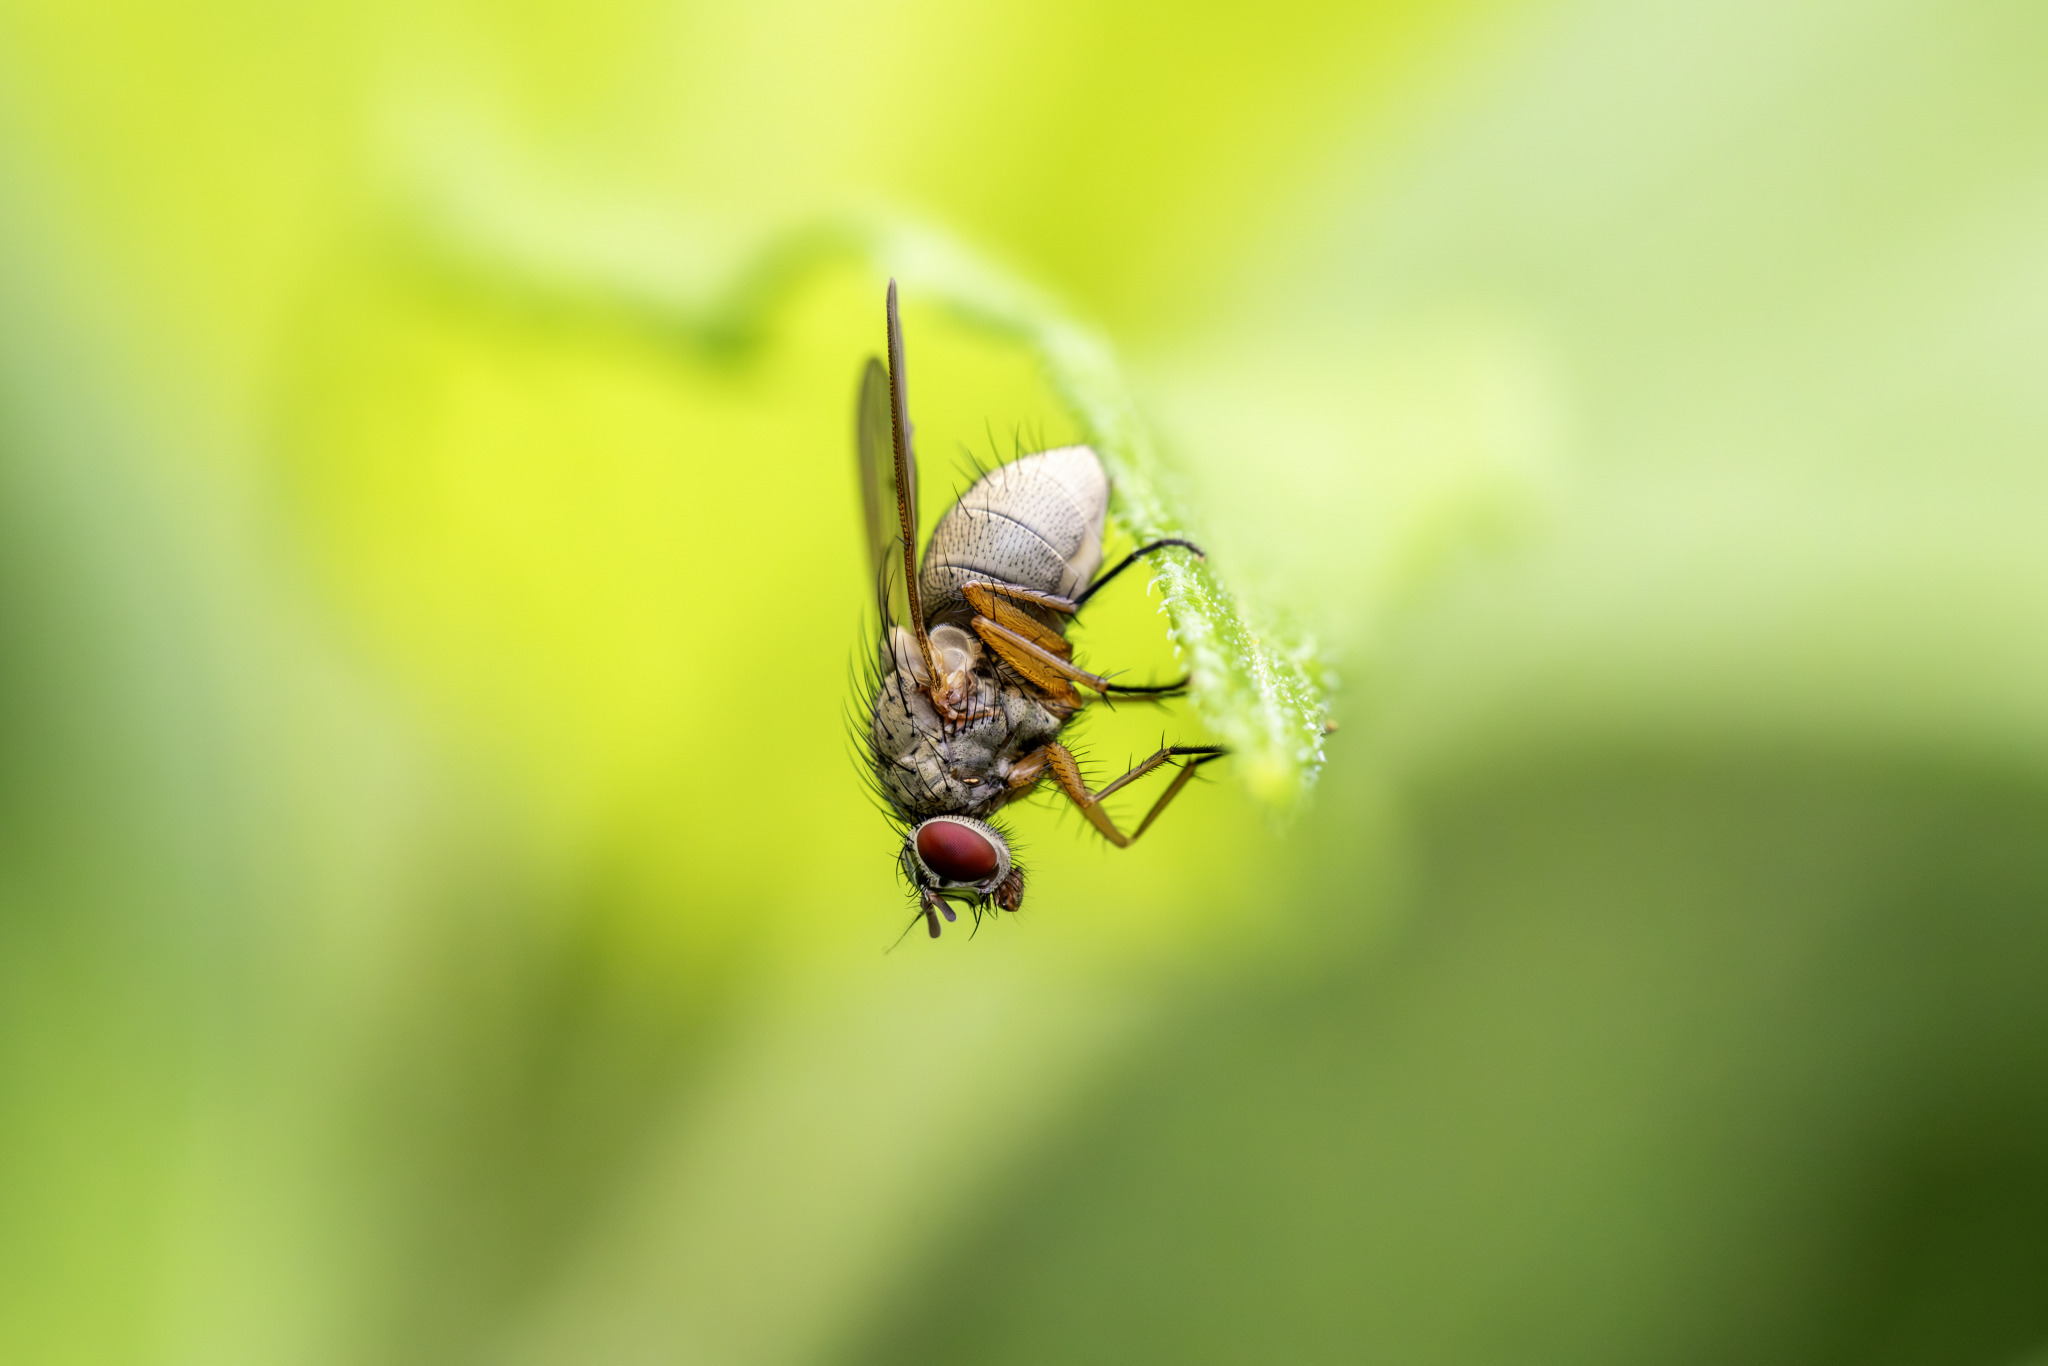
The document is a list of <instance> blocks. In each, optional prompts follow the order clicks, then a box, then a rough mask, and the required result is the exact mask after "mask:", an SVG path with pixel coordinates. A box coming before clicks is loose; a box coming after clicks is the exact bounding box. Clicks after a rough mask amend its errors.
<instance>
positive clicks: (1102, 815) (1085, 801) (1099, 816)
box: [1020, 740, 1226, 849]
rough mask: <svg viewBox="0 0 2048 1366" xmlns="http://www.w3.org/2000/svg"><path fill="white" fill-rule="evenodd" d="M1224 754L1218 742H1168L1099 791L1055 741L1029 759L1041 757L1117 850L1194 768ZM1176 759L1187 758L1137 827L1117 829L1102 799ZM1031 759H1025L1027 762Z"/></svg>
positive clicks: (1146, 823) (1141, 829)
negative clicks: (1128, 830)
mask: <svg viewBox="0 0 2048 1366" xmlns="http://www.w3.org/2000/svg"><path fill="white" fill-rule="evenodd" d="M1225 753H1226V751H1225V750H1224V748H1223V747H1222V746H1221V745H1168V746H1166V747H1165V748H1164V749H1161V750H1160V751H1159V752H1158V753H1156V754H1154V755H1153V756H1152V757H1151V758H1149V759H1146V760H1145V761H1144V762H1143V763H1141V764H1139V765H1138V766H1137V767H1136V768H1133V769H1132V770H1131V771H1130V772H1129V773H1126V774H1124V776H1123V777H1121V778H1118V779H1117V780H1116V781H1115V782H1113V783H1111V784H1110V785H1109V786H1107V787H1105V788H1103V789H1102V790H1101V791H1100V792H1090V791H1089V790H1088V784H1087V783H1085V782H1083V781H1082V779H1081V766H1080V765H1079V764H1077V763H1075V762H1074V756H1073V754H1072V752H1071V751H1069V750H1068V749H1067V747H1066V746H1065V745H1063V744H1060V743H1059V742H1058V741H1057V740H1055V741H1053V742H1052V743H1051V744H1048V745H1046V746H1045V747H1044V748H1043V749H1041V750H1038V751H1037V752H1036V753H1034V754H1032V755H1031V756H1030V759H1038V758H1039V757H1040V756H1041V755H1042V756H1044V766H1045V767H1046V768H1050V769H1051V770H1052V780H1053V781H1054V782H1055V783H1057V784H1058V785H1059V789H1060V791H1061V792H1063V793H1065V794H1066V796H1067V800H1068V801H1070V802H1072V803H1073V804H1074V805H1075V806H1077V807H1079V808H1081V814H1082V815H1084V816H1086V817H1087V818H1088V823H1089V824H1090V825H1093V826H1094V827H1095V828H1096V829H1097V830H1098V831H1100V832H1101V834H1102V837H1103V838H1104V839H1106V840H1108V841H1109V842H1110V843H1111V844H1114V845H1115V846H1116V847H1117V848H1119V849H1128V848H1129V847H1130V846H1131V845H1132V844H1133V843H1134V842H1135V841H1136V840H1137V838H1138V836H1140V835H1142V834H1144V833H1145V832H1146V831H1147V830H1149V829H1151V828H1152V822H1153V821H1155V820H1158V819H1159V813H1160V812H1162V811H1164V810H1165V809H1166V806H1167V803H1168V802H1171V801H1172V800H1173V799H1174V798H1175V797H1178V796H1179V795H1180V790H1181V789H1182V788H1184V787H1186V786H1187V785H1188V780H1189V779H1191V778H1193V777H1194V776H1195V770H1196V769H1198V768H1200V767H1201V766H1202V765H1203V764H1206V763H1209V762H1211V761H1212V760H1216V759H1221V758H1222V757H1223V756H1224V754H1225ZM1178 758H1186V759H1187V760H1188V762H1187V763H1184V764H1180V765H1177V767H1178V768H1179V769H1180V772H1178V773H1176V774H1175V775H1174V779H1173V781H1172V782H1171V783H1168V784H1167V787H1166V791H1164V792H1162V793H1160V794H1159V800H1158V801H1156V802H1154V803H1152V809H1151V810H1150V811H1147V812H1146V813H1145V819H1144V820H1142V821H1139V822H1138V828H1137V829H1136V830H1133V831H1132V832H1131V833H1130V834H1128V835H1126V834H1124V833H1123V832H1122V831H1121V830H1118V829H1117V828H1116V822H1115V821H1112V820H1111V819H1110V818H1109V813H1108V812H1107V811H1104V810H1103V809H1102V799H1103V798H1104V797H1107V796H1108V795H1109V794H1110V793H1112V792H1115V791H1116V790H1117V789H1118V788H1121V787H1123V786H1124V785H1125V784H1126V783H1130V782H1135V781H1136V780H1137V779H1139V778H1142V777H1144V776H1145V775H1146V774H1148V773H1150V772H1152V771H1153V770H1154V769H1157V768H1159V767H1160V766H1161V765H1162V764H1165V763H1167V762H1168V761H1169V760H1172V759H1178ZM1030 759H1027V761H1026V762H1030ZM1020 767H1021V766H1020ZM1035 776H1036V774H1035V773H1034V777H1035Z"/></svg>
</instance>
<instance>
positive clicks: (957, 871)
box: [899, 816, 1024, 939]
mask: <svg viewBox="0 0 2048 1366" xmlns="http://www.w3.org/2000/svg"><path fill="white" fill-rule="evenodd" d="M899 862H900V864H901V866H902V869H903V875H904V876H905V877H906V878H908V879H909V880H910V885H911V886H913V887H915V888H916V889H917V899H918V906H919V908H920V909H921V910H922V912H923V914H924V922H925V929H926V930H927V931H928V932H929V933H930V934H931V937H932V938H934V939H937V938H938V937H939V917H940V916H942V915H943V916H944V917H946V919H947V920H948V921H951V920H952V919H954V915H953V907H952V905H951V902H952V901H953V900H955V899H958V900H963V901H966V902H968V903H969V904H970V905H972V906H973V907H974V908H975V910H976V912H977V913H979V912H980V910H981V909H982V908H983V907H984V906H994V907H996V908H997V909H1000V910H1005V911H1014V910H1016V909H1017V908H1018V907H1019V906H1021V905H1023V904H1024V870H1023V869H1022V868H1019V867H1017V866H1016V865H1015V864H1014V863H1012V862H1011V859H1010V842H1009V840H1007V839H1005V838H1004V837H1003V833H1002V832H1001V831H1000V830H997V829H996V828H995V827H994V826H992V825H989V824H987V823H985V822H983V821H977V820H973V819H971V818H969V817H967V816H933V817H931V818H930V819H929V820H925V821H921V822H919V823H918V824H917V825H915V826H913V827H911V829H909V830H908V831H906V832H905V834H904V837H903V852H902V854H901V855H900V856H899Z"/></svg>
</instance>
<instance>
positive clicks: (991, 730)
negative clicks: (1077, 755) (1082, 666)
mask: <svg viewBox="0 0 2048 1366" xmlns="http://www.w3.org/2000/svg"><path fill="white" fill-rule="evenodd" d="M897 634H898V635H899V636H901V635H905V634H907V633H903V632H901V631H900V630H899V632H898V633H897ZM933 636H934V640H933V643H934V644H935V645H938V644H940V643H941V641H942V640H943V641H944V643H945V644H946V645H947V646H950V647H952V648H951V649H947V650H944V651H942V652H941V666H942V667H946V666H948V665H951V666H952V667H950V668H948V673H949V674H950V675H951V676H952V678H953V680H954V682H955V688H956V695H958V696H959V698H960V700H961V701H962V702H964V703H965V704H966V705H965V706H964V707H961V708H959V710H960V711H961V712H962V713H964V715H965V718H966V719H964V720H959V721H947V720H945V719H943V718H942V717H941V716H940V715H939V712H938V710H937V708H935V707H934V706H933V705H932V702H931V699H930V698H929V697H928V696H926V693H925V689H924V687H923V686H922V682H921V679H922V674H923V670H922V669H921V668H920V667H919V663H918V661H917V660H916V658H915V651H914V650H910V651H906V650H905V649H904V648H902V645H903V644H904V642H902V641H901V640H899V641H897V642H894V644H895V645H896V646H897V648H894V649H892V650H891V654H892V655H893V656H894V660H895V664H896V667H895V668H892V669H890V670H889V671H888V673H887V674H886V676H885V677H884V678H883V680H882V686H881V689H880V690H879V691H878V692H877V693H876V695H875V710H874V718H873V722H872V726H871V728H870V732H869V738H870V742H871V743H872V745H873V750H874V758H875V776H876V779H877V780H878V781H879V782H880V783H881V786H882V792H883V795H884V796H886V797H887V798H888V800H889V803H890V805H892V806H894V807H895V808H896V810H897V811H898V812H899V813H901V814H902V815H903V816H905V817H906V818H908V819H912V820H923V819H926V818H928V817H931V816H943V815H954V816H985V815H987V814H989V813H990V812H992V811H994V810H995V809H996V808H997V807H1000V806H1001V805H1002V804H1003V803H1004V802H1006V801H1008V800H1009V799H1010V798H1011V797H1012V796H1014V795H1016V793H1015V790H1014V789H1013V788H1012V787H1011V785H1010V777H1011V773H1012V772H1013V770H1014V769H1015V767H1016V765H1017V762H1018V761H1019V760H1020V759H1022V758H1023V757H1024V756H1025V755H1027V754H1030V753H1031V752H1032V751H1034V750H1036V749H1038V748H1039V747H1040V746H1042V745H1044V744H1045V743H1046V742H1047V741H1049V740H1052V739H1055V738H1056V737H1057V736H1058V735H1059V733H1060V718H1059V717H1057V716H1055V715H1054V714H1053V713H1052V712H1051V711H1049V710H1047V709H1046V707H1045V706H1044V705H1043V704H1042V703H1040V702H1039V700H1038V699H1037V697H1036V696H1035V695H1033V694H1032V693H1031V691H1030V690H1029V689H1027V688H1024V687H1021V686H1019V685H1017V684H1016V683H1013V682H1009V681H1007V680H1005V679H1002V678H1000V677H998V676H997V674H996V672H995V670H994V668H993V666H992V665H991V663H990V662H989V661H988V660H987V659H986V658H984V657H983V656H982V654H981V652H980V650H979V649H978V648H973V647H972V646H971V642H970V641H969V639H968V638H967V637H966V633H965V632H958V631H952V630H948V629H946V628H943V627H942V628H940V630H939V631H935V632H934V633H933ZM956 642H957V643H956ZM956 650H958V651H960V652H961V653H960V654H955V651H956ZM948 656H951V657H950V658H948Z"/></svg>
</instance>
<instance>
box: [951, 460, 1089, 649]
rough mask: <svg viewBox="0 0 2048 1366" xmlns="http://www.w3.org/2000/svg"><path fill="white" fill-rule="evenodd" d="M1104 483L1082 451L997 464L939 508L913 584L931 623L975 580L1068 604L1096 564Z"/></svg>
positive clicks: (1085, 581)
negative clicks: (1063, 599)
mask: <svg viewBox="0 0 2048 1366" xmlns="http://www.w3.org/2000/svg"><path fill="white" fill-rule="evenodd" d="M1108 512H1109V479H1108V477H1107V476H1106V475H1104V474H1103V472H1102V462H1101V461H1100V460H1099V459H1097V458H1096V455H1095V452H1094V451H1092V450H1090V449H1089V448H1088V447H1086V446H1062V447H1059V448H1058V449H1056V450H1050V451H1039V452H1038V453H1037V454H1035V455H1027V456H1024V457H1023V458H1022V459H1019V460H1013V461H1011V462H1010V463H1009V464H1007V465H999V466H997V467H996V468H995V469H992V470H990V471H989V472H988V473H987V474H985V475H983V476H982V477H981V478H980V479H978V480H976V481H975V482H974V485H973V487H971V488H969V489H968V490H967V492H966V493H964V494H962V495H961V496H960V501H959V502H957V503H955V504H954V505H953V506H952V507H951V508H950V509H948V510H947V512H946V515H945V516H944V517H942V518H940V519H939V524H938V526H937V527H936V528H934V529H933V531H932V538H931V542H930V544H929V545H928V546H927V547H926V548H925V554H924V568H923V569H922V570H921V571H920V573H919V576H918V577H919V586H920V588H921V590H922V592H923V594H924V601H925V610H926V611H927V612H928V613H930V614H931V615H932V616H934V617H935V618H936V617H938V616H940V615H942V614H944V613H945V612H946V611H947V610H948V608H949V607H951V606H952V605H953V604H954V603H955V602H956V601H957V600H958V598H959V596H960V589H961V586H962V585H964V584H968V583H974V582H977V581H982V582H987V581H993V582H997V583H1008V584H1016V585H1019V586H1021V587H1024V588H1034V589H1037V590H1038V591H1039V592H1042V593H1053V594H1057V595H1058V596H1060V597H1067V598H1071V597H1074V596H1076V595H1077V594H1079V593H1080V591H1081V590H1082V589H1083V588H1085V587H1087V585H1088V582H1089V581H1090V580H1091V579H1093V578H1094V577H1095V571H1096V570H1097V569H1099V568H1101V566H1102V531H1103V523H1104V520H1105V518H1106V517H1107V515H1108Z"/></svg>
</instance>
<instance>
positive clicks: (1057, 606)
mask: <svg viewBox="0 0 2048 1366" xmlns="http://www.w3.org/2000/svg"><path fill="white" fill-rule="evenodd" d="M1119 568H1121V566H1119ZM1112 572H1114V571H1112ZM960 593H961V596H962V597H964V598H966V599H967V605H968V606H970V607H972V608H973V609H974V611H975V613H976V615H975V617H974V620H973V621H972V622H970V623H969V625H971V626H972V627H973V628H974V633H975V634H976V635H978V636H980V637H981V639H982V641H983V642H984V643H986V644H987V645H988V647H989V648H990V649H992V650H994V651H995V652H996V653H997V654H998V655H1000V656H1002V658H1003V661H1004V662H1005V663H1007V664H1008V665H1009V666H1010V667H1011V668H1013V669H1015V670H1016V671H1017V672H1018V673H1020V674H1022V675H1023V676H1024V677H1025V678H1026V679H1027V680H1029V681H1030V682H1031V683H1032V684H1034V685H1035V686H1037V687H1038V688H1039V689H1040V690H1042V691H1044V692H1047V693H1049V694H1051V695H1052V696H1053V697H1054V698H1056V699H1057V700H1058V701H1059V702H1060V703H1061V704H1062V705H1065V706H1068V707H1073V708H1078V707H1079V706H1080V705H1081V699H1080V697H1079V696H1078V695H1077V694H1076V693H1075V692H1074V689H1073V685H1074V684H1076V683H1080V684H1083V685H1085V686H1087V687H1089V688H1092V689H1094V690H1095V691H1096V692H1098V693H1101V694H1103V695H1105V696H1107V695H1108V694H1110V693H1130V694H1132V695H1134V696H1140V697H1157V698H1164V697H1170V696H1173V695H1175V694H1177V693H1179V692H1180V691H1181V690H1182V689H1184V688H1186V687H1187V685H1188V680H1187V679H1185V678H1183V679H1180V680H1178V681H1177V682H1173V683H1156V684H1136V683H1112V682H1110V681H1109V680H1108V679H1106V678H1103V677H1101V676H1100V675H1098V674H1092V673H1089V672H1088V671H1087V670H1086V669H1083V668H1080V667H1078V666H1076V665H1075V663H1074V662H1073V652H1074V651H1073V646H1071V645H1069V644H1068V643H1067V638H1066V637H1065V636H1063V635H1061V634H1060V633H1059V632H1058V631H1055V630H1053V629H1052V628H1051V627H1050V626H1047V625H1046V624H1045V623H1044V622H1042V621H1039V620H1038V619H1037V618H1036V617H1034V616H1032V615H1031V614H1030V613H1028V612H1025V611H1022V610H1020V609H1019V608H1017V607H1014V606H1012V605H1011V604H1012V603H1013V602H1026V603H1031V604H1034V605H1036V606H1039V607H1046V608H1050V609H1051V610H1053V611H1055V612H1068V613H1071V612H1072V611H1073V610H1074V606H1073V604H1072V603H1071V602H1069V601H1068V600H1067V599H1066V598H1059V597H1054V596H1053V595H1052V594H1049V593H1041V592H1038V591H1037V590H1036V589H1032V588H1021V587H1019V586H1017V585H1016V584H1009V583H995V582H987V583H969V584H963V585H962V586H961V589H960Z"/></svg>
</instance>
